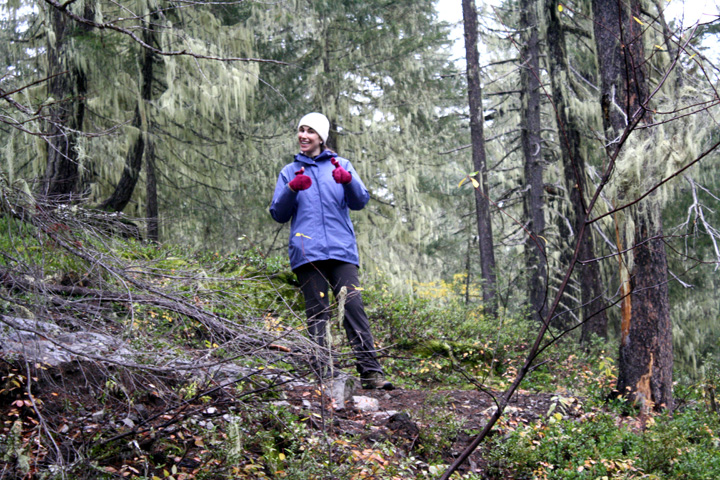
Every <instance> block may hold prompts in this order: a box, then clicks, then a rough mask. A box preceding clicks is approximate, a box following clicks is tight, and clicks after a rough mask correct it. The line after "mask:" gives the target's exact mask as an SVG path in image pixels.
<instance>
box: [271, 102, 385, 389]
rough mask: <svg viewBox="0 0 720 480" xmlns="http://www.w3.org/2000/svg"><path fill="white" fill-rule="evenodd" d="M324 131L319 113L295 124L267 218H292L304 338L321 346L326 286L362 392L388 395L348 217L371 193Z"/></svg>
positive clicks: (326, 368)
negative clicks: (295, 148) (291, 156)
mask: <svg viewBox="0 0 720 480" xmlns="http://www.w3.org/2000/svg"><path fill="white" fill-rule="evenodd" d="M329 133H330V122H329V121H328V119H327V117H325V115H323V114H321V113H317V112H313V113H309V114H307V115H305V116H304V117H303V118H302V119H301V120H300V122H299V123H298V130H297V138H298V144H299V146H300V153H298V154H297V155H295V161H294V162H293V163H290V164H288V165H286V166H285V167H284V168H283V169H282V171H281V172H280V176H279V177H278V180H277V184H276V186H275V194H274V195H273V200H272V204H271V205H270V214H271V215H272V217H273V219H275V220H276V221H277V222H280V223H285V222H287V221H288V220H292V222H291V225H290V241H289V249H288V252H289V255H290V266H291V267H292V269H293V272H294V273H295V275H297V277H298V280H299V282H300V285H301V289H302V292H303V296H304V297H305V312H306V314H307V318H308V333H309V334H310V337H311V338H312V339H313V340H314V341H315V342H316V343H317V344H318V345H320V347H322V348H323V349H324V348H326V346H327V345H326V344H327V341H326V327H327V321H328V320H329V319H330V302H329V300H328V295H327V292H328V287H330V288H332V292H333V294H334V295H335V299H337V301H338V303H339V304H340V305H342V306H339V307H338V309H340V310H341V311H343V310H344V315H343V326H344V327H345V332H346V333H347V337H348V340H349V341H350V344H351V345H352V347H353V351H354V353H355V357H356V359H357V364H356V368H357V371H358V373H360V377H361V385H362V387H363V388H382V389H386V390H389V389H392V388H393V386H392V384H391V383H390V382H388V381H386V380H385V376H384V375H383V371H382V367H381V366H380V363H379V362H378V359H377V353H376V352H375V341H374V339H373V336H372V334H371V333H370V324H369V322H368V318H367V315H366V314H365V307H364V305H363V301H362V297H361V294H360V290H362V289H361V288H360V287H359V285H360V281H359V280H358V266H359V264H360V259H359V255H358V248H357V242H356V240H355V230H354V228H353V224H352V221H351V220H350V212H349V210H360V209H362V208H363V207H365V205H366V204H367V202H368V200H370V194H369V193H368V191H367V189H366V188H365V185H364V184H363V182H362V180H360V177H359V176H358V174H357V172H356V171H355V169H354V168H353V166H352V164H351V163H350V161H349V160H347V159H345V158H342V157H339V156H338V155H337V154H336V153H335V152H333V151H332V150H328V149H325V148H324V146H325V143H326V142H327V138H328V135H329ZM343 301H344V305H343ZM324 357H330V356H329V355H324ZM330 358H331V357H330ZM312 367H313V369H314V370H315V372H316V373H317V375H318V376H319V377H320V378H321V379H323V378H332V377H333V376H334V374H335V371H334V370H333V365H332V361H329V362H326V361H324V360H319V359H316V360H315V361H314V365H312Z"/></svg>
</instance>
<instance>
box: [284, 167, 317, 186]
mask: <svg viewBox="0 0 720 480" xmlns="http://www.w3.org/2000/svg"><path fill="white" fill-rule="evenodd" d="M310 185H312V179H311V178H310V177H308V176H307V175H305V167H302V168H301V169H300V170H298V171H297V172H295V178H293V179H292V180H290V181H289V182H288V187H290V189H291V190H292V191H293V192H299V191H300V190H307V189H308V188H310Z"/></svg>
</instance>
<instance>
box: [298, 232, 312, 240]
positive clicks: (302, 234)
mask: <svg viewBox="0 0 720 480" xmlns="http://www.w3.org/2000/svg"><path fill="white" fill-rule="evenodd" d="M295 236H296V237H304V238H309V239H310V240H312V238H311V237H308V236H307V235H305V234H304V233H300V232H298V233H296V234H295Z"/></svg>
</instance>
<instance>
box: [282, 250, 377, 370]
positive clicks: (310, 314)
mask: <svg viewBox="0 0 720 480" xmlns="http://www.w3.org/2000/svg"><path fill="white" fill-rule="evenodd" d="M294 272H295V275H297V278H298V281H299V282H300V288H301V290H302V293H303V296H304V297H305V313H306V314H307V318H308V333H309V334H310V338H312V339H313V340H314V341H315V342H316V343H317V344H318V345H320V346H321V347H326V346H327V342H326V338H325V331H326V330H325V328H326V325H327V321H328V320H329V319H330V302H329V299H328V286H330V287H331V288H332V291H333V294H334V295H335V298H336V299H337V298H338V296H339V295H340V289H341V288H342V287H343V286H344V287H346V288H347V297H346V300H345V318H344V319H343V327H345V333H346V334H347V337H348V340H349V341H350V345H352V348H353V352H354V354H355V358H356V359H357V364H356V368H357V371H358V373H360V375H363V374H365V373H369V372H372V371H375V372H382V367H381V366H380V363H379V362H378V360H377V353H376V352H375V342H374V340H373V336H372V333H370V324H369V322H368V319H367V315H366V314H365V307H364V305H363V301H362V296H361V295H360V292H359V291H358V290H356V287H359V286H360V281H359V280H358V267H357V265H353V264H352V263H346V262H341V261H339V260H323V261H319V262H312V263H308V264H305V265H301V266H300V267H298V268H296V269H295V270H294Z"/></svg>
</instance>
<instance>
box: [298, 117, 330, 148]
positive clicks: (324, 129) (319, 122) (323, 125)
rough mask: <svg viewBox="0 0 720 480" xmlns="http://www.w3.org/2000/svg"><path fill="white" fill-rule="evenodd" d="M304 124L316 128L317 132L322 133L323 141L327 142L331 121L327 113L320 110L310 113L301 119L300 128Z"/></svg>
mask: <svg viewBox="0 0 720 480" xmlns="http://www.w3.org/2000/svg"><path fill="white" fill-rule="evenodd" d="M303 125H305V126H306V127H310V128H312V129H313V130H315V131H316V132H317V134H318V135H320V138H322V141H323V143H326V142H327V138H328V134H329V133H330V121H329V120H328V119H327V117H326V116H325V115H323V114H322V113H318V112H313V113H308V114H307V115H305V116H304V117H302V118H301V119H300V122H299V123H298V128H300V127H301V126H303Z"/></svg>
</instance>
